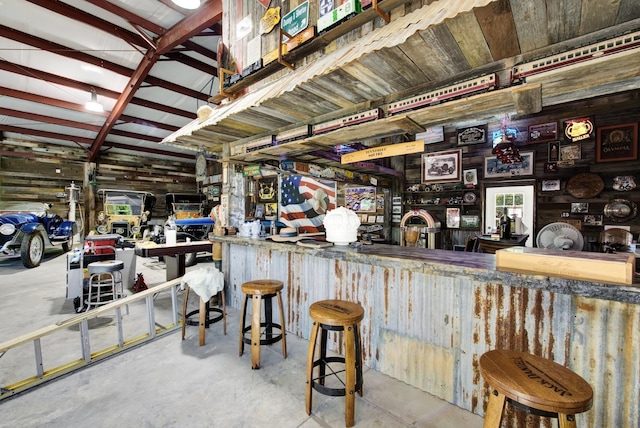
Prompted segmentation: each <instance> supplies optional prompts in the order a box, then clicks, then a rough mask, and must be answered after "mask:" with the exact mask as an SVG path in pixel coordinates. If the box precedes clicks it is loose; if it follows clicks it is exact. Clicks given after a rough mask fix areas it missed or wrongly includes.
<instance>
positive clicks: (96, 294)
mask: <svg viewBox="0 0 640 428" xmlns="http://www.w3.org/2000/svg"><path fill="white" fill-rule="evenodd" d="M123 268H124V262H123V261H122V260H102V261H98V262H93V263H89V265H88V266H87V269H88V271H89V274H90V275H91V276H90V277H89V289H88V291H87V299H86V300H85V302H84V303H85V305H86V306H87V310H89V309H91V308H94V307H98V306H102V305H106V304H107V303H110V302H113V301H114V300H116V299H118V298H120V297H124V295H125V294H124V287H123V284H122V269H123Z"/></svg>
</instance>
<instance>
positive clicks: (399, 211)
mask: <svg viewBox="0 0 640 428" xmlns="http://www.w3.org/2000/svg"><path fill="white" fill-rule="evenodd" d="M391 212H392V213H393V214H402V206H400V205H394V206H393V207H391Z"/></svg>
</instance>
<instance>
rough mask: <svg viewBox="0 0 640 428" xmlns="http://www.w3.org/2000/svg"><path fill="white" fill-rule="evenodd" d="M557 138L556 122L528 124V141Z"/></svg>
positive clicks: (543, 141) (534, 141)
mask: <svg viewBox="0 0 640 428" xmlns="http://www.w3.org/2000/svg"><path fill="white" fill-rule="evenodd" d="M557 139H558V122H549V123H540V124H538V125H530V126H529V143H545V142H547V141H553V140H557Z"/></svg>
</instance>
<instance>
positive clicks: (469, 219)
mask: <svg viewBox="0 0 640 428" xmlns="http://www.w3.org/2000/svg"><path fill="white" fill-rule="evenodd" d="M460 227H468V228H470V229H477V228H478V227H480V217H479V216H477V215H463V216H460Z"/></svg>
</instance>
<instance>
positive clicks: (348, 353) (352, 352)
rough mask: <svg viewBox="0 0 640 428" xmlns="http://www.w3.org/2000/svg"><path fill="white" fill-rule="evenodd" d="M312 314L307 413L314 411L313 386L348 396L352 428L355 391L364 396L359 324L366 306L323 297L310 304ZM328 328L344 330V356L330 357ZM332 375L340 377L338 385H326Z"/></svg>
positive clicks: (347, 413) (348, 421) (348, 422)
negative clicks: (328, 355)
mask: <svg viewBox="0 0 640 428" xmlns="http://www.w3.org/2000/svg"><path fill="white" fill-rule="evenodd" d="M309 316H310V317H311V319H312V320H313V327H312V329H311V337H310V338H309V352H308V354H307V386H306V388H307V392H306V405H307V414H308V415H310V414H311V407H312V392H313V391H312V389H315V390H316V391H318V392H319V393H321V394H324V395H330V396H340V397H342V396H346V399H345V422H346V425H347V426H348V427H352V426H353V424H354V407H355V399H356V397H355V393H356V391H357V392H359V393H360V396H362V351H361V349H360V331H359V327H358V326H359V324H360V321H361V320H362V318H363V317H364V309H363V308H362V306H360V305H359V304H357V303H352V302H347V301H344V300H321V301H319V302H315V303H313V304H312V305H311V307H309ZM319 330H322V334H321V335H320V355H319V358H318V359H317V360H314V358H315V353H316V352H315V351H316V341H317V338H318V331H319ZM328 331H344V349H345V350H344V355H345V356H344V357H337V356H336V357H327V332H328ZM330 363H338V364H339V365H340V364H342V365H344V369H343V370H334V369H333V368H332V367H330V365H329V364H330ZM315 367H318V372H319V375H318V377H316V378H314V377H313V373H314V369H315ZM327 369H328V372H327ZM342 374H344V376H342ZM329 377H332V380H336V379H337V381H338V384H337V387H334V386H331V387H330V386H327V385H325V381H326V380H327V378H329ZM343 378H344V380H343Z"/></svg>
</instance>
